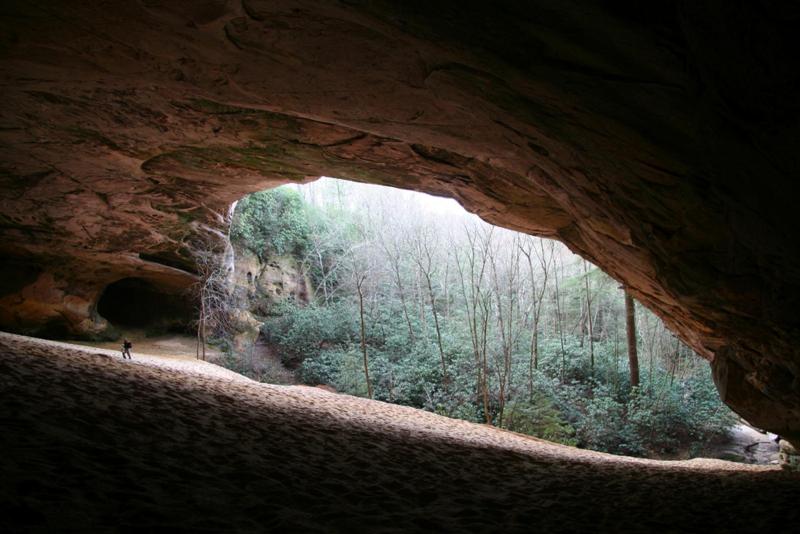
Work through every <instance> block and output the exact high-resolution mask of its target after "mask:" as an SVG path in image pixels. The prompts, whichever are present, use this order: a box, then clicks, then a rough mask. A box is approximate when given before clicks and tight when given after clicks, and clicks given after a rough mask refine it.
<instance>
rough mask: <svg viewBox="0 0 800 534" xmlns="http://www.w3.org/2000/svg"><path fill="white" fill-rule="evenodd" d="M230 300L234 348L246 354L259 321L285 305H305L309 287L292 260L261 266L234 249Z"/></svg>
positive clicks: (247, 252) (276, 260) (271, 261)
mask: <svg viewBox="0 0 800 534" xmlns="http://www.w3.org/2000/svg"><path fill="white" fill-rule="evenodd" d="M235 248H236V250H235V254H234V257H235V260H234V272H233V276H232V280H231V283H232V288H231V293H232V298H233V301H234V303H235V305H234V306H233V307H232V308H233V309H234V310H235V311H234V316H233V322H234V324H233V328H234V329H235V330H236V333H235V338H234V345H235V348H236V349H238V350H243V351H249V350H250V349H251V348H252V347H253V345H254V344H255V343H256V342H257V341H258V338H259V334H260V333H261V324H262V319H263V318H264V317H266V316H269V315H271V314H274V313H275V310H274V307H275V306H276V305H280V304H282V303H286V302H295V303H297V304H300V305H305V304H308V303H309V301H310V299H311V297H312V292H313V289H312V285H311V281H310V280H309V278H308V276H306V275H305V273H303V270H302V269H301V267H300V265H299V264H298V261H297V259H295V258H294V257H292V256H274V257H271V258H269V259H268V261H266V262H263V261H261V259H260V258H259V257H258V256H256V255H255V254H253V253H252V252H251V251H250V250H248V249H246V248H241V247H235Z"/></svg>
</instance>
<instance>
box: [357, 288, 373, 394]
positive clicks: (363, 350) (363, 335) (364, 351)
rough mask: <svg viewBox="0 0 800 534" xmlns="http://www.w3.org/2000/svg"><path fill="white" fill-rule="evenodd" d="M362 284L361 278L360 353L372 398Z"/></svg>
mask: <svg viewBox="0 0 800 534" xmlns="http://www.w3.org/2000/svg"><path fill="white" fill-rule="evenodd" d="M363 283H364V279H363V278H362V279H361V280H360V281H359V282H358V285H357V289H358V313H359V315H360V317H361V353H362V354H363V355H364V378H365V379H366V381H367V394H368V395H369V398H370V399H371V398H372V383H371V382H370V381H369V361H368V360H367V332H366V327H365V325H364V292H363V291H362V290H361V285H362V284H363Z"/></svg>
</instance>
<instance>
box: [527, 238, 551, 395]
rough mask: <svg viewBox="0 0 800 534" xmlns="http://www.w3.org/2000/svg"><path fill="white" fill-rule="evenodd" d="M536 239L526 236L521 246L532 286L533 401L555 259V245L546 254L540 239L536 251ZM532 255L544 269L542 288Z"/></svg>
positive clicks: (530, 378)
mask: <svg viewBox="0 0 800 534" xmlns="http://www.w3.org/2000/svg"><path fill="white" fill-rule="evenodd" d="M534 239H535V238H533V237H531V236H526V237H525V239H524V240H523V243H524V245H523V244H520V251H521V252H522V254H523V255H524V256H525V258H526V259H527V262H528V276H529V280H530V284H531V295H532V303H531V304H532V314H533V321H532V323H533V324H532V326H531V353H530V354H531V356H530V361H529V362H528V363H529V365H528V395H529V397H530V400H531V401H533V371H534V369H538V368H539V320H540V318H541V316H542V303H543V302H544V294H545V291H546V290H547V280H548V276H549V273H550V264H551V263H552V261H553V257H554V255H555V254H554V252H553V249H554V243H553V241H550V244H549V247H548V251H549V253H547V252H545V247H544V240H543V239H539V240H538V242H539V248H540V251H539V252H537V251H536V246H535V241H534ZM532 255H536V257H537V259H538V260H539V265H540V267H541V269H542V283H541V285H540V286H538V289H537V285H536V274H535V272H534V267H533V259H532V257H531V256H532Z"/></svg>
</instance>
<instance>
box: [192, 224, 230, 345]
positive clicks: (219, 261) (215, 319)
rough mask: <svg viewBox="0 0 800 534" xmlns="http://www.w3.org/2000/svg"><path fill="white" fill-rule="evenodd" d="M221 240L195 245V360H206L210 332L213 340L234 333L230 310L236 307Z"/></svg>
mask: <svg viewBox="0 0 800 534" xmlns="http://www.w3.org/2000/svg"><path fill="white" fill-rule="evenodd" d="M226 244H227V242H226V241H225V240H224V238H222V237H221V236H219V235H217V234H213V235H210V236H207V237H206V238H205V239H203V240H200V241H198V242H196V243H195V247H194V252H195V254H194V260H195V266H196V268H197V273H198V280H197V283H196V284H195V286H194V292H195V294H196V298H197V302H198V308H199V309H198V318H197V347H196V354H195V356H196V357H197V358H198V359H201V358H202V359H203V360H205V359H206V345H207V343H208V336H209V332H210V333H211V335H212V336H213V337H217V338H229V337H231V336H232V333H233V330H234V329H233V326H232V321H231V309H232V306H233V303H232V295H231V287H230V276H231V274H232V272H231V267H230V266H228V265H226V264H225V262H224V259H225V253H226V250H225V245H226Z"/></svg>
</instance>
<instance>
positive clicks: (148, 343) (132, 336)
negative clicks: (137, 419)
mask: <svg viewBox="0 0 800 534" xmlns="http://www.w3.org/2000/svg"><path fill="white" fill-rule="evenodd" d="M122 337H126V338H128V339H129V340H130V341H131V342H132V343H133V354H134V355H136V354H148V355H151V356H161V357H164V358H177V359H190V360H194V359H196V357H197V339H196V338H194V337H192V336H187V335H180V334H167V335H162V336H147V335H146V334H145V332H144V330H126V331H124V332H123V333H122ZM63 342H64V343H69V344H71V345H81V346H84V347H96V348H101V349H108V350H112V351H116V353H117V355H119V353H120V347H121V346H122V342H121V341H71V340H64V341H63ZM220 356H222V353H221V352H219V351H218V350H216V349H214V348H211V347H206V359H209V360H213V359H214V358H217V357H220Z"/></svg>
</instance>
